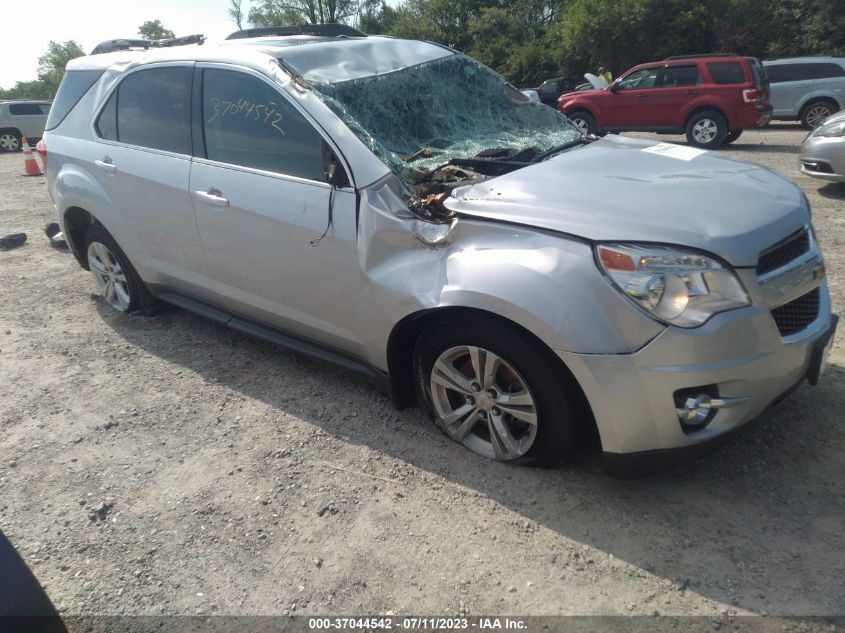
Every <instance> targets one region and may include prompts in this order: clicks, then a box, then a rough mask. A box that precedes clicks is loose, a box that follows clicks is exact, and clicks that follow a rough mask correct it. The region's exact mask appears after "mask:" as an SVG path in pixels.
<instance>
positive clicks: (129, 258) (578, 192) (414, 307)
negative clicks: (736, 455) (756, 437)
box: [44, 31, 836, 474]
mask: <svg viewBox="0 0 845 633" xmlns="http://www.w3.org/2000/svg"><path fill="white" fill-rule="evenodd" d="M272 32H273V31H271V33H272ZM281 33H285V32H284V31H281ZM241 35H242V34H240V33H239V34H235V38H234V39H230V40H228V41H226V42H225V43H223V44H220V45H209V44H206V45H202V46H185V47H179V48H168V49H161V50H154V51H133V50H128V51H123V52H115V53H109V54H103V55H93V56H89V57H86V58H81V59H76V60H73V61H72V62H70V64H69V66H68V71H67V73H66V75H65V78H64V81H63V83H62V86H61V88H60V90H59V94H58V96H57V99H56V105H55V106H54V108H53V111H52V113H51V116H50V122H49V124H48V128H49V129H48V132H47V133H46V134H45V139H44V141H45V144H46V152H47V180H48V184H49V190H50V194H51V196H52V198H53V200H54V202H55V204H56V209H57V213H58V219H59V222H60V224H61V227H62V230H63V231H64V233H65V235H66V236H67V237H68V240H69V243H70V246H71V248H72V250H73V253H74V254H75V255H76V258H77V259H78V260H79V263H80V264H81V265H82V266H83V267H84V268H86V269H88V270H90V271H91V273H92V275H93V277H94V281H95V283H96V284H97V287H98V288H99V290H100V292H101V293H102V295H103V296H104V297H105V301H107V302H108V303H109V304H110V305H111V306H112V307H114V308H115V309H116V310H120V311H131V310H147V309H149V308H150V307H151V306H152V305H153V302H154V299H157V300H162V301H166V302H169V303H171V304H174V305H176V306H179V307H182V308H185V309H188V310H192V311H194V312H197V313H199V314H202V315H205V316H206V317H208V318H210V319H213V320H215V321H217V322H219V323H221V324H224V325H226V326H227V327H230V328H234V329H236V330H239V331H242V332H247V333H249V334H252V335H255V336H258V337H261V338H263V339H266V340H268V341H272V342H274V343H278V344H281V345H283V346H287V347H289V348H293V349H295V350H298V351H300V352H307V353H311V354H313V355H314V356H317V357H319V358H323V359H328V360H330V361H333V362H336V363H337V364H339V365H342V366H344V367H347V368H350V369H353V370H357V371H360V372H361V373H363V374H366V375H368V376H370V377H371V378H373V379H374V380H375V381H376V382H377V383H378V384H380V385H383V386H384V388H385V389H387V390H389V392H390V393H391V395H392V398H393V401H394V403H395V404H396V406H398V407H400V408H401V407H405V406H407V405H409V404H411V403H412V402H414V401H417V402H419V403H420V404H421V405H422V406H423V407H424V408H425V409H426V410H427V411H428V412H430V414H431V415H432V416H433V418H434V419H435V420H436V422H437V423H438V424H439V425H440V426H441V427H442V429H443V430H444V431H445V432H446V433H447V434H448V435H449V436H450V437H452V438H453V439H454V440H456V441H458V442H461V443H462V444H463V445H465V446H466V447H467V448H469V449H471V450H473V451H475V452H477V453H479V454H481V455H484V456H486V457H489V458H492V459H497V460H504V461H509V462H520V463H531V464H541V465H553V464H558V463H560V462H561V461H563V460H564V459H565V458H566V457H568V456H569V455H571V454H572V452H573V451H574V450H575V448H576V446H577V444H578V438H579V437H582V433H581V432H582V431H584V430H586V431H588V432H589V430H590V429H591V428H593V429H596V430H597V431H598V436H599V438H600V441H601V446H602V450H603V451H604V454H605V457H606V464H607V465H608V468H609V470H611V472H615V473H619V474H622V473H629V472H634V471H637V470H642V469H649V468H654V467H656V466H658V465H660V464H662V463H665V462H667V461H673V460H677V459H688V458H689V456H690V455H691V454H693V453H697V452H700V451H703V450H706V449H708V448H710V447H711V446H713V444H715V443H718V441H720V440H722V439H723V438H724V437H726V436H727V435H728V434H729V433H730V432H731V431H733V430H734V429H736V428H738V427H740V426H741V425H743V424H744V423H746V422H748V421H750V420H752V419H754V418H757V417H758V416H760V415H761V414H762V413H763V412H765V411H766V409H767V408H768V407H769V406H770V405H771V404H772V403H773V402H775V401H776V400H777V399H778V398H780V397H781V396H782V395H784V394H785V393H787V392H788V391H789V390H790V389H792V388H793V387H794V386H796V385H798V384H799V383H801V382H802V381H804V380H805V379H808V380H809V381H810V383H815V382H816V381H817V380H818V379H819V375H820V374H821V372H822V370H823V368H824V366H825V357H826V353H827V350H828V348H829V345H830V341H831V340H832V335H833V331H834V328H835V324H836V317H834V316H832V315H831V313H830V299H829V295H828V289H827V284H826V281H825V269H824V265H823V261H822V255H821V253H820V251H819V247H818V244H817V242H816V239H815V236H814V233H813V228H812V225H811V223H810V210H809V208H808V205H807V200H806V198H805V197H804V196H803V195H802V193H801V191H800V190H799V188H798V187H796V186H795V185H794V184H793V183H792V182H790V181H789V180H787V179H786V178H784V177H783V176H781V175H779V174H777V173H775V172H773V171H771V170H769V169H766V168H763V167H760V166H757V165H753V164H750V163H747V162H743V161H737V160H734V159H731V158H728V157H725V156H722V155H720V154H714V153H710V152H707V151H704V150H699V149H694V148H688V147H679V146H674V145H670V144H666V143H660V144H656V143H653V142H650V141H645V140H639V139H633V138H623V137H620V136H614V135H609V136H607V137H605V138H604V139H601V140H594V139H587V138H583V137H582V136H581V134H580V133H579V131H578V130H577V129H576V128H575V127H574V126H573V125H572V124H571V123H569V122H568V120H567V119H566V118H565V117H564V116H562V115H560V114H559V113H557V112H556V111H554V110H553V109H551V108H548V107H546V106H542V105H539V104H534V103H532V102H531V101H530V100H529V99H528V98H527V97H525V96H524V95H522V94H521V93H520V92H519V91H518V90H516V89H515V88H513V87H512V86H511V85H509V84H507V83H506V82H505V81H504V80H503V79H502V78H501V77H500V76H499V75H498V74H496V73H495V72H493V71H492V70H490V69H489V68H487V67H485V66H483V65H482V64H480V63H478V62H476V61H474V60H473V59H471V58H469V57H467V56H465V55H462V54H460V53H457V52H455V51H453V50H451V49H449V48H446V47H443V46H439V45H436V44H433V43H427V42H419V41H406V40H400V39H394V38H390V37H366V36H363V35H361V36H354V35H349V34H348V33H345V34H344V36H343V37H334V36H330V35H326V34H325V33H323V34H320V35H317V36H305V35H285V36H282V35H266V36H264V37H240V36H241ZM246 35H254V33H247V34H246ZM280 380H283V378H280Z"/></svg>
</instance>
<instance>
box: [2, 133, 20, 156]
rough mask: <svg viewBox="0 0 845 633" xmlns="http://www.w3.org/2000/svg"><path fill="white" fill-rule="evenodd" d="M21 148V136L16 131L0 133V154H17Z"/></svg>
mask: <svg viewBox="0 0 845 633" xmlns="http://www.w3.org/2000/svg"><path fill="white" fill-rule="evenodd" d="M20 148H21V135H20V133H18V132H17V131H16V130H3V131H2V132H0V152H17V151H18V150H20Z"/></svg>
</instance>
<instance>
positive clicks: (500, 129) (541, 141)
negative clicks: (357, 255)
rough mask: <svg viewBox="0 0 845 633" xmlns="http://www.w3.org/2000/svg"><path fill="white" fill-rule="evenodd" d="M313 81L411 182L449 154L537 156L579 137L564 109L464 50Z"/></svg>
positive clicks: (365, 139) (331, 104)
mask: <svg viewBox="0 0 845 633" xmlns="http://www.w3.org/2000/svg"><path fill="white" fill-rule="evenodd" d="M313 86H314V88H315V89H316V90H317V92H318V94H319V95H320V96H321V97H322V98H323V100H324V101H325V102H326V103H327V104H328V105H329V107H331V108H332V109H333V110H334V111H335V112H336V113H337V114H338V115H339V116H340V117H341V118H342V119H343V121H344V122H345V123H346V124H347V125H348V126H349V128H350V129H351V130H352V131H353V132H354V133H355V134H356V135H357V136H358V137H359V138H360V139H361V140H362V141H363V142H364V143H365V144H366V145H367V146H368V147H369V148H370V149H371V150H372V151H373V152H374V153H375V154H376V155H377V156H378V157H379V158H380V159H381V160H382V161H384V162H385V163H386V164H387V165H388V166H389V167H390V168H391V169H392V170H393V171H395V172H396V173H397V174H399V175H400V176H401V177H402V178H404V179H405V180H406V181H409V182H418V181H419V180H421V179H422V178H424V177H425V176H426V175H427V174H428V173H429V172H430V170H432V169H433V168H435V167H437V166H440V165H443V164H444V163H447V162H448V161H449V160H451V159H457V158H471V157H474V156H477V155H478V154H479V153H481V152H489V151H491V150H512V151H518V150H525V149H527V148H533V149H535V150H536V151H537V153H538V154H539V153H542V152H545V151H547V150H549V149H550V148H553V147H556V146H560V145H565V144H568V143H573V142H577V140H578V139H579V138H580V136H581V135H580V132H579V131H578V129H577V128H576V127H575V126H574V125H572V124H571V123H570V122H569V121H568V120H567V119H566V117H564V116H563V115H562V114H560V113H558V112H557V111H556V110H554V109H552V108H550V107H548V106H545V105H541V104H537V103H533V102H531V101H530V100H529V99H528V97H526V96H525V95H523V94H522V93H520V92H519V91H518V90H516V89H514V88H513V87H512V86H510V85H508V84H507V83H506V82H505V81H504V79H502V77H500V76H499V75H498V74H496V73H495V72H493V71H492V70H490V69H489V68H487V67H486V66H484V65H482V64H480V63H479V62H477V61H475V60H474V59H472V58H470V57H467V56H465V55H461V54H455V55H449V56H447V57H442V58H439V59H436V60H433V61H429V62H425V63H422V64H418V65H416V66H412V67H409V68H404V69H402V70H398V71H395V72H391V73H387V74H382V75H377V76H371V77H365V78H362V79H353V80H348V81H343V82H338V83H331V84H328V83H314V84H313Z"/></svg>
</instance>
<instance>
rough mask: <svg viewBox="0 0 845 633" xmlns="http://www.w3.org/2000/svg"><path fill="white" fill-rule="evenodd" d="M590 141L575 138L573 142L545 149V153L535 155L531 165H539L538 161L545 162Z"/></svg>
mask: <svg viewBox="0 0 845 633" xmlns="http://www.w3.org/2000/svg"><path fill="white" fill-rule="evenodd" d="M589 142H590V141H588V140H586V139H585V138H583V137H581V138H577V139H575V140H574V141H569V142H568V143H561V144H560V145H555V146H554V147H551V148H549V149H547V150H546V151H545V152H542V153H540V154H537V156H535V157H534V160H532V161H531V162H532V163H539V162H540V161H543V160H546V159H547V158H550V157H552V156H554V155H555V154H559V153H560V152H565V151H566V150H568V149H572V148H573V147H577V146H578V145H583V144H584V143H589Z"/></svg>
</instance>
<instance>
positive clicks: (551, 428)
mask: <svg viewBox="0 0 845 633" xmlns="http://www.w3.org/2000/svg"><path fill="white" fill-rule="evenodd" d="M550 354H551V353H550V352H548V350H545V349H544V348H543V347H542V346H541V345H540V344H538V343H537V342H536V341H535V340H533V339H531V338H530V337H528V336H527V335H525V334H523V333H522V332H520V331H518V330H517V329H515V328H511V327H507V326H506V325H503V324H501V323H499V322H497V321H495V320H492V319H486V318H482V317H477V316H464V317H460V318H454V319H448V320H439V321H436V322H435V323H434V324H433V325H431V326H430V327H429V328H427V329H426V330H425V332H423V334H422V336H421V337H420V340H419V342H418V344H417V348H416V350H415V353H414V375H415V382H416V387H417V396H418V399H419V401H420V403H421V404H422V405H423V407H424V408H425V409H427V412H428V413H429V415H430V416H431V417H432V418H433V419H434V421H435V423H436V424H437V425H438V426H439V427H440V428H441V429H442V430H443V431H444V432H445V433H446V434H447V435H448V436H449V437H450V438H452V439H453V440H455V441H456V442H459V443H461V444H463V445H464V446H465V447H466V448H468V449H470V450H471V451H473V452H475V453H478V454H479V455H482V456H484V457H487V458H490V459H495V460H497V461H505V462H512V463H519V464H531V465H536V466H557V465H559V464H561V463H562V462H564V461H565V460H566V459H567V458H569V457H570V456H571V454H572V452H573V450H574V446H575V439H574V438H575V426H576V424H575V415H574V408H573V407H572V406H571V404H570V402H571V400H570V397H569V394H570V390H571V384H570V383H569V382H568V380H567V378H568V376H567V375H566V373H565V370H564V369H563V368H562V367H561V366H560V365H559V364H558V363H557V362H555V361H554V359H553V358H550Z"/></svg>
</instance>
